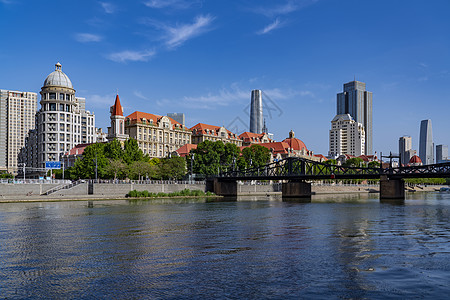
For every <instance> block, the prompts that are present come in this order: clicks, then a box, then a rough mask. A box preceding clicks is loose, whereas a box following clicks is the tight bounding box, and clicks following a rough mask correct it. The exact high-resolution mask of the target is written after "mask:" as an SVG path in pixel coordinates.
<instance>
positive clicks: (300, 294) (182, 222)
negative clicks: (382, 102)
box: [0, 193, 450, 299]
mask: <svg viewBox="0 0 450 300" xmlns="http://www.w3.org/2000/svg"><path fill="white" fill-rule="evenodd" d="M449 209H450V194H439V193H427V194H425V193H421V194H413V195H408V196H407V199H406V200H405V201H404V202H403V203H380V201H379V200H378V196H377V195H374V196H373V197H372V196H370V195H369V196H356V195H354V196H333V197H330V196H321V197H314V198H313V200H312V202H311V203H300V202H282V201H281V200H280V199H271V198H268V197H260V198H247V199H240V200H239V201H237V202H236V201H230V202H223V201H222V202H220V201H217V202H205V201H198V200H174V201H165V200H155V201H152V202H143V201H137V202H127V201H120V200H118V201H95V202H54V203H4V204H0V298H6V299H18V298H20V299H22V298H31V299H39V298H46V299H48V298H53V299H74V298H75V299H92V298H106V299H259V298H273V299H290V298H292V299H299V298H306V299H309V298H320V299H387V298H404V299H411V298H412V299H414V298H429V299H442V298H448V297H449V294H450V285H449V283H450V221H449V220H450V219H449V215H450V211H449Z"/></svg>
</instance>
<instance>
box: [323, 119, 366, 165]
mask: <svg viewBox="0 0 450 300" xmlns="http://www.w3.org/2000/svg"><path fill="white" fill-rule="evenodd" d="M365 137H366V135H365V131H364V126H363V125H362V124H361V123H358V122H356V121H355V120H354V119H353V118H352V117H351V116H350V114H342V115H336V116H335V117H334V119H333V120H332V121H331V130H330V150H329V152H328V156H329V157H338V156H340V155H342V154H350V155H353V156H360V155H363V154H364V153H365V152H364V150H365V149H364V147H365V145H366V143H365Z"/></svg>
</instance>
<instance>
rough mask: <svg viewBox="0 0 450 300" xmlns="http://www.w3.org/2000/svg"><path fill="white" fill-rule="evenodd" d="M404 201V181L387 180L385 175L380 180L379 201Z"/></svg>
mask: <svg viewBox="0 0 450 300" xmlns="http://www.w3.org/2000/svg"><path fill="white" fill-rule="evenodd" d="M388 199H398V200H405V181H404V180H403V179H389V178H388V177H387V176H386V175H383V176H381V178H380V200H388Z"/></svg>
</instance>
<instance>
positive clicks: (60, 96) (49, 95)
mask: <svg viewBox="0 0 450 300" xmlns="http://www.w3.org/2000/svg"><path fill="white" fill-rule="evenodd" d="M56 99H58V100H67V101H70V100H72V95H70V94H64V93H47V94H42V100H56Z"/></svg>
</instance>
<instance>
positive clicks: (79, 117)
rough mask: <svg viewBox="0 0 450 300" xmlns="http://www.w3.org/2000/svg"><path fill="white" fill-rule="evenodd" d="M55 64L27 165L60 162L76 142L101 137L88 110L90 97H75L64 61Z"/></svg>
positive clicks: (26, 152) (29, 142) (26, 155)
mask: <svg viewBox="0 0 450 300" xmlns="http://www.w3.org/2000/svg"><path fill="white" fill-rule="evenodd" d="M55 67H56V69H55V71H54V72H52V73H50V75H48V76H47V78H46V79H45V81H44V85H43V86H42V88H41V92H40V94H41V102H40V104H41V108H40V109H39V111H38V112H37V113H36V119H35V120H36V130H35V131H30V133H29V137H28V139H27V148H28V149H26V150H24V151H23V153H22V156H21V157H22V159H23V160H24V162H26V163H27V166H31V167H34V168H44V167H45V162H46V161H60V159H61V157H62V155H64V153H66V152H67V151H69V150H70V149H72V148H73V147H74V146H75V145H77V144H81V143H95V142H96V138H97V133H96V130H95V116H94V113H91V112H89V111H87V110H86V109H85V104H86V99H85V98H77V97H75V90H74V88H73V86H72V82H71V81H70V79H69V77H67V75H66V74H64V73H63V72H62V68H61V64H60V63H57V64H56V65H55ZM33 135H35V136H33ZM33 143H36V144H37V146H36V147H34V145H33ZM31 149H36V150H35V151H33V150H31Z"/></svg>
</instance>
